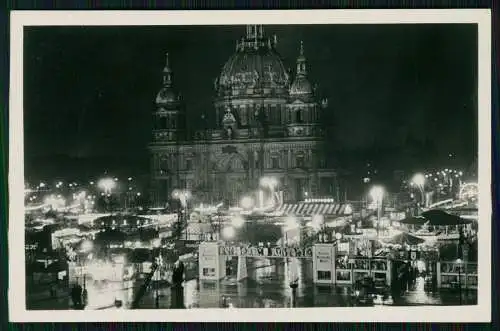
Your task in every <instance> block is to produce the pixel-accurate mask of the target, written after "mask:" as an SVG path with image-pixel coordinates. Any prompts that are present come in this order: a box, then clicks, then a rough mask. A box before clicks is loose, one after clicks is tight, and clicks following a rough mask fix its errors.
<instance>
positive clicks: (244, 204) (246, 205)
mask: <svg viewBox="0 0 500 331" xmlns="http://www.w3.org/2000/svg"><path fill="white" fill-rule="evenodd" d="M240 206H241V208H243V209H245V210H250V209H252V208H253V206H254V201H253V199H252V198H251V197H243V198H242V199H241V201H240Z"/></svg>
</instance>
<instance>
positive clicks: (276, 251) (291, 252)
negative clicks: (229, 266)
mask: <svg viewBox="0 0 500 331" xmlns="http://www.w3.org/2000/svg"><path fill="white" fill-rule="evenodd" d="M219 255H226V256H246V257H297V258H312V257H313V250H312V247H269V248H268V247H258V246H220V247H219Z"/></svg>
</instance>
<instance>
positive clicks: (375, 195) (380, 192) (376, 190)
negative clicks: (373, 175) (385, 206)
mask: <svg viewBox="0 0 500 331" xmlns="http://www.w3.org/2000/svg"><path fill="white" fill-rule="evenodd" d="M370 195H371V197H372V199H373V200H375V201H377V202H380V201H382V199H383V197H384V189H383V188H382V187H381V186H374V187H372V189H371V190H370Z"/></svg>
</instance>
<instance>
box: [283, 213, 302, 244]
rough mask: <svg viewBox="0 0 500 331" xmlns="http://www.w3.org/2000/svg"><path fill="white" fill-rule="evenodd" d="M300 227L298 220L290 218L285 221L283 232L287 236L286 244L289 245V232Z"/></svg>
mask: <svg viewBox="0 0 500 331" xmlns="http://www.w3.org/2000/svg"><path fill="white" fill-rule="evenodd" d="M298 227H299V223H298V221H297V219H296V218H295V217H293V216H288V217H287V218H286V220H285V224H284V227H283V232H284V234H285V238H284V239H285V244H286V245H287V244H288V231H291V230H295V229H297V228H298Z"/></svg>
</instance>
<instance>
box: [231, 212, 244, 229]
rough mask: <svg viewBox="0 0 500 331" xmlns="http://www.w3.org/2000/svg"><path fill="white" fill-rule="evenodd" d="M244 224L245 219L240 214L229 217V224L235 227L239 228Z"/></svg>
mask: <svg viewBox="0 0 500 331" xmlns="http://www.w3.org/2000/svg"><path fill="white" fill-rule="evenodd" d="M244 224H245V220H244V219H243V217H241V216H240V215H235V216H233V217H232V218H231V225H232V226H233V227H235V228H236V229H239V228H241V227H242V226H243V225H244Z"/></svg>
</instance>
